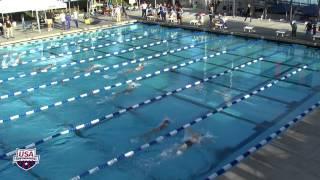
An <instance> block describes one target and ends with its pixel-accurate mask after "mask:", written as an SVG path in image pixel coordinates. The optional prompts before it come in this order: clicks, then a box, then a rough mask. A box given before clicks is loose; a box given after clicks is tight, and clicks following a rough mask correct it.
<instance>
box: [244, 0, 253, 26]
mask: <svg viewBox="0 0 320 180" xmlns="http://www.w3.org/2000/svg"><path fill="white" fill-rule="evenodd" d="M251 15H252V12H251V4H250V3H249V4H248V8H247V12H246V18H245V19H244V21H246V20H247V18H248V16H249V18H250V22H251Z"/></svg>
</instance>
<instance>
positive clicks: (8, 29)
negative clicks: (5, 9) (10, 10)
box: [5, 16, 14, 39]
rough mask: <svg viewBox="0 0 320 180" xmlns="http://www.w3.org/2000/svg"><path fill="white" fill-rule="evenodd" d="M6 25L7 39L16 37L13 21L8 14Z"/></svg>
mask: <svg viewBox="0 0 320 180" xmlns="http://www.w3.org/2000/svg"><path fill="white" fill-rule="evenodd" d="M5 27H6V37H7V39H9V38H10V37H11V38H14V37H13V27H12V22H11V20H10V18H9V16H7V19H6V21H5Z"/></svg>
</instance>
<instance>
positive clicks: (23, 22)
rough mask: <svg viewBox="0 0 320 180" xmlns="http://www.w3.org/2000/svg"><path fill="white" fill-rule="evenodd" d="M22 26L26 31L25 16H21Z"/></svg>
mask: <svg viewBox="0 0 320 180" xmlns="http://www.w3.org/2000/svg"><path fill="white" fill-rule="evenodd" d="M21 25H22V30H25V27H26V22H25V21H24V14H23V13H22V14H21Z"/></svg>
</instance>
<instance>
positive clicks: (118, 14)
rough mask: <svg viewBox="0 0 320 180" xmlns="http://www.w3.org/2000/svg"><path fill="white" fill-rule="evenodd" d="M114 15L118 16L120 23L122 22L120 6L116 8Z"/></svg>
mask: <svg viewBox="0 0 320 180" xmlns="http://www.w3.org/2000/svg"><path fill="white" fill-rule="evenodd" d="M114 13H115V14H116V21H117V22H120V21H121V8H120V6H119V5H117V6H116V8H115V10H114Z"/></svg>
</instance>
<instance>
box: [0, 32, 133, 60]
mask: <svg viewBox="0 0 320 180" xmlns="http://www.w3.org/2000/svg"><path fill="white" fill-rule="evenodd" d="M137 31H138V30H135V31H133V32H134V33H135V32H137ZM126 34H128V33H120V32H118V33H112V34H106V35H99V36H97V37H88V38H80V39H78V40H71V42H61V43H60V44H58V42H55V45H48V46H46V47H42V48H34V49H28V50H24V51H21V54H22V55H28V54H34V53H37V52H42V51H45V50H50V49H54V48H59V47H64V46H68V45H76V44H77V43H82V42H88V41H96V40H102V39H106V38H108V37H115V36H121V35H126ZM130 34H131V32H130ZM18 54H19V53H18V52H16V53H13V54H12V55H13V56H15V55H18ZM2 57H3V58H8V57H9V55H3V56H2Z"/></svg>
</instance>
